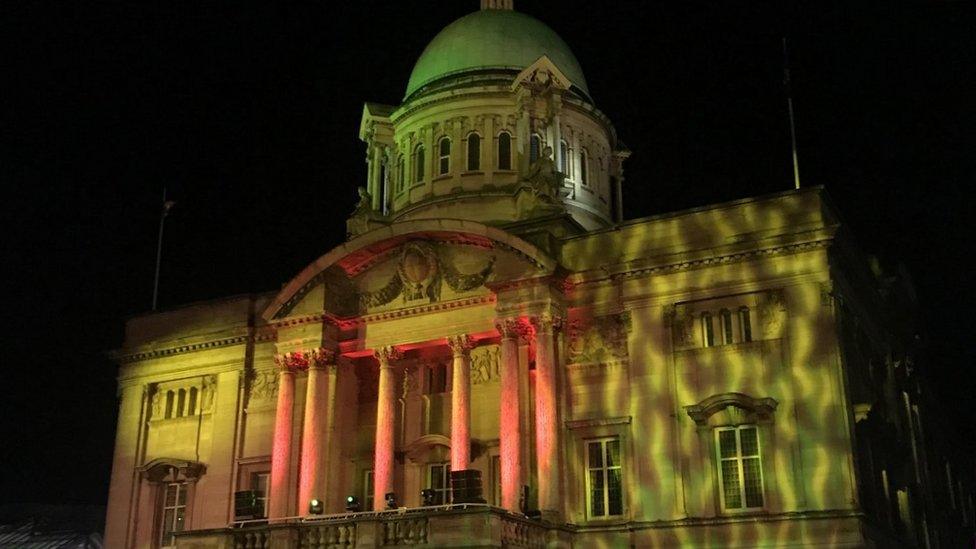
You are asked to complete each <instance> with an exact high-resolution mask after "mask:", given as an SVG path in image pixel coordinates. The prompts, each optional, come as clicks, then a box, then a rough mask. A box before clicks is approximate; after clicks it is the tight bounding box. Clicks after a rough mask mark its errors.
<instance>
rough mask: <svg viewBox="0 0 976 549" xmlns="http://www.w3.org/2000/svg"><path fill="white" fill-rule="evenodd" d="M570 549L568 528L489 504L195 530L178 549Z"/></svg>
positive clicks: (180, 538) (182, 538)
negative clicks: (424, 548)
mask: <svg viewBox="0 0 976 549" xmlns="http://www.w3.org/2000/svg"><path fill="white" fill-rule="evenodd" d="M415 545H427V546H431V547H525V548H532V549H536V548H539V549H541V548H544V547H569V546H570V545H571V532H570V531H569V530H568V529H566V528H565V527H557V526H554V525H547V524H544V523H541V522H536V521H531V520H528V519H526V518H525V517H522V516H521V515H515V514H512V513H509V512H507V511H505V510H504V509H499V508H497V507H492V506H490V505H484V504H459V505H442V506H436V507H418V508H412V509H407V508H402V509H397V510H392V511H378V512H362V513H344V514H339V515H323V516H322V517H316V518H306V519H300V518H295V519H288V520H285V521H283V522H279V523H276V524H270V525H269V524H260V523H257V524H255V523H252V524H251V525H249V524H242V525H239V526H238V527H233V528H221V529H216V530H194V531H189V532H182V533H180V534H178V535H177V538H176V547H177V548H178V549H204V548H206V549H345V548H354V547H410V546H415Z"/></svg>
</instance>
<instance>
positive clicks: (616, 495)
mask: <svg viewBox="0 0 976 549" xmlns="http://www.w3.org/2000/svg"><path fill="white" fill-rule="evenodd" d="M620 475H621V471H620V469H611V470H609V471H607V491H608V492H607V494H608V496H609V497H608V499H609V500H610V501H609V503H610V508H609V509H608V511H609V512H608V513H607V514H609V515H622V514H623V513H624V497H623V486H622V484H621V478H620Z"/></svg>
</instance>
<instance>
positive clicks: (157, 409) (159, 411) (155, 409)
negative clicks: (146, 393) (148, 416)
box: [152, 387, 163, 419]
mask: <svg viewBox="0 0 976 549" xmlns="http://www.w3.org/2000/svg"><path fill="white" fill-rule="evenodd" d="M152 417H153V419H155V418H161V417H163V392H162V391H160V390H159V387H154V388H153V396H152Z"/></svg>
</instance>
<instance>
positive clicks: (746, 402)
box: [684, 393, 779, 427]
mask: <svg viewBox="0 0 976 549" xmlns="http://www.w3.org/2000/svg"><path fill="white" fill-rule="evenodd" d="M778 405H779V403H778V402H776V400H775V399H773V398H770V397H766V398H753V397H751V396H749V395H746V394H743V393H722V394H718V395H713V396H710V397H708V398H706V399H705V400H702V401H701V402H699V403H698V404H693V405H691V406H685V407H684V409H685V412H687V414H688V416H689V417H690V418H691V419H692V420H694V421H695V423H696V424H698V426H699V427H703V426H706V425H708V418H710V417H712V416H713V415H714V414H716V413H718V412H721V411H722V410H724V409H726V408H728V407H729V406H734V407H736V408H739V409H741V410H745V411H747V412H751V413H753V414H755V416H756V419H757V420H758V421H767V422H768V421H772V418H773V412H775V411H776V406H778Z"/></svg>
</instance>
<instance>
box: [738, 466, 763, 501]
mask: <svg viewBox="0 0 976 549" xmlns="http://www.w3.org/2000/svg"><path fill="white" fill-rule="evenodd" d="M759 468H760V464H759V458H748V459H744V460H742V474H743V475H744V476H745V479H744V480H745V489H746V507H762V505H763V494H762V476H761V474H760V470H759Z"/></svg>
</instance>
